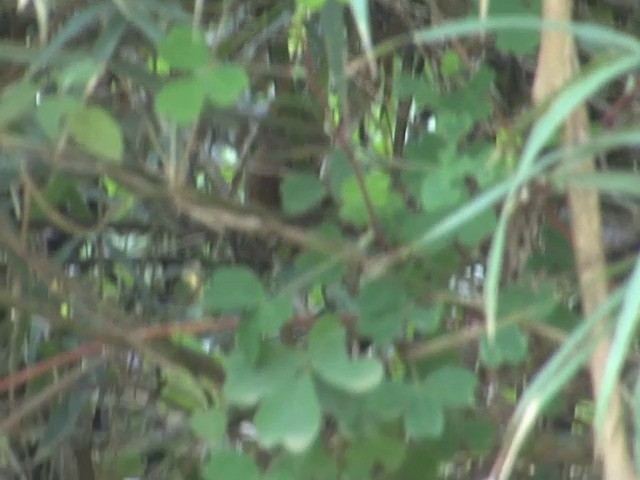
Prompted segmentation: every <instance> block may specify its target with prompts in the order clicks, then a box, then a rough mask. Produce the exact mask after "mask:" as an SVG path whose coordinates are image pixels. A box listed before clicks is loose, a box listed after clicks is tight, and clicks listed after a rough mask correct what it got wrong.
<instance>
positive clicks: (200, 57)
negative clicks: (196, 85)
mask: <svg viewBox="0 0 640 480" xmlns="http://www.w3.org/2000/svg"><path fill="white" fill-rule="evenodd" d="M158 54H159V55H160V56H161V57H162V58H163V59H164V60H166V61H167V62H168V63H169V64H170V65H171V66H172V67H174V68H179V69H182V70H194V69H196V68H199V67H202V66H203V65H205V64H206V63H207V62H208V61H209V59H210V58H211V53H210V52H209V47H208V46H207V44H206V42H205V40H204V38H203V37H202V34H201V33H200V32H199V31H197V30H195V31H194V29H193V28H191V27H189V26H187V25H178V26H175V27H173V28H172V29H171V31H170V32H169V34H168V35H167V36H166V37H164V38H163V39H162V41H161V42H160V43H159V44H158Z"/></svg>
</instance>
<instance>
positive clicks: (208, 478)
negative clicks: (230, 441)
mask: <svg viewBox="0 0 640 480" xmlns="http://www.w3.org/2000/svg"><path fill="white" fill-rule="evenodd" d="M203 476H204V478H205V480H240V479H242V480H258V479H259V478H260V471H259V470H258V466H257V465H256V464H255V462H254V461H253V459H252V458H251V457H249V456H248V455H246V454H244V453H241V452H238V451H228V450H223V451H218V452H213V453H212V454H211V457H209V461H208V462H207V463H206V465H205V467H204V472H203Z"/></svg>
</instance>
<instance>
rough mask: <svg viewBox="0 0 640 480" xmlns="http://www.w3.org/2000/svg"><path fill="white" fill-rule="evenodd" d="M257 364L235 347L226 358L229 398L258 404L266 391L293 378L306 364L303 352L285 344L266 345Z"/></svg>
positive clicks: (240, 402) (266, 393) (268, 392)
mask: <svg viewBox="0 0 640 480" xmlns="http://www.w3.org/2000/svg"><path fill="white" fill-rule="evenodd" d="M258 363H259V365H258V366H257V367H256V366H254V365H253V364H252V363H250V362H249V361H248V360H247V358H246V357H245V356H244V355H243V354H242V352H239V351H234V352H233V353H232V354H231V355H230V356H229V357H227V358H226V359H225V362H224V366H225V373H226V380H225V383H224V394H225V397H226V398H227V400H228V401H229V402H230V403H232V404H235V405H238V406H240V407H250V406H253V405H255V404H256V403H257V402H258V401H259V400H260V399H261V398H263V397H264V396H265V395H268V394H270V393H271V392H273V391H274V390H276V389H278V388H281V387H282V385H284V384H287V383H289V382H291V379H292V378H294V377H295V375H296V374H297V372H298V370H299V369H300V368H301V365H302V358H301V356H300V355H299V354H298V353H296V352H295V351H292V350H289V349H287V348H285V347H283V346H269V345H266V346H265V348H263V351H262V352H261V357H260V362H258Z"/></svg>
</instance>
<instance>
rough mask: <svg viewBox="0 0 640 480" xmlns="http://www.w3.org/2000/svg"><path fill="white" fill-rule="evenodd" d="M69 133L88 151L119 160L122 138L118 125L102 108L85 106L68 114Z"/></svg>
mask: <svg viewBox="0 0 640 480" xmlns="http://www.w3.org/2000/svg"><path fill="white" fill-rule="evenodd" d="M68 127H69V133H70V134H71V136H72V137H73V139H74V140H75V141H76V142H77V143H78V144H79V145H80V146H82V147H83V148H84V149H85V150H87V151H88V152H90V153H92V154H94V155H96V156H98V157H102V158H106V159H108V160H114V161H118V162H119V161H121V160H122V155H123V154H124V140H123V138H122V131H121V130H120V125H119V124H118V123H117V122H116V121H115V120H114V119H113V117H112V116H111V115H110V114H109V113H107V112H106V111H105V110H104V109H102V108H101V107H97V106H87V107H84V108H82V109H80V110H77V111H75V112H73V113H71V114H70V115H69V123H68Z"/></svg>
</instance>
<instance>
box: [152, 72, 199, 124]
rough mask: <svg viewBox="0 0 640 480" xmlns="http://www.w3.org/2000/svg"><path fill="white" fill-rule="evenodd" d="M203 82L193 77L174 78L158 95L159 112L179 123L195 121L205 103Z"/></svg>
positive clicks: (157, 107) (157, 106)
mask: <svg viewBox="0 0 640 480" xmlns="http://www.w3.org/2000/svg"><path fill="white" fill-rule="evenodd" d="M204 98H205V92H204V89H203V85H202V82H200V81H198V80H196V79H193V78H179V79H177V80H172V81H170V82H169V83H167V84H166V85H164V87H162V89H160V91H159V92H158V95H157V96H156V110H157V111H158V114H159V115H161V116H163V117H165V118H167V119H169V120H173V121H174V122H176V123H177V124H179V125H184V124H188V123H190V122H193V121H195V120H196V119H197V118H198V116H199V115H200V111H201V110H202V106H203V105H204Z"/></svg>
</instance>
